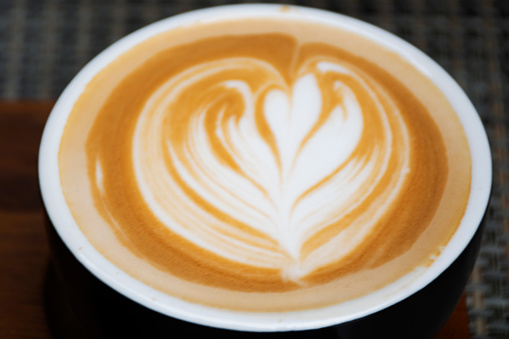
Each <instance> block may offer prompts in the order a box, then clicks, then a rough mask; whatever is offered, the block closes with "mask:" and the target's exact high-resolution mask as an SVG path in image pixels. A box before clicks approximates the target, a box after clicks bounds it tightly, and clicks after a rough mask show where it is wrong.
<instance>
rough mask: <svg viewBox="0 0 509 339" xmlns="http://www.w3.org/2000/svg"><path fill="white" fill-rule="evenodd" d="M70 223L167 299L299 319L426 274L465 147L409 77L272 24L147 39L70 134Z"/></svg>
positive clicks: (340, 34)
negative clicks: (297, 313)
mask: <svg viewBox="0 0 509 339" xmlns="http://www.w3.org/2000/svg"><path fill="white" fill-rule="evenodd" d="M59 169H60V179H61V185H62V189H63V192H64V195H65V198H66V201H67V204H68V206H69V208H70V210H71V212H72V215H73V217H74V219H75V221H76V223H77V224H78V225H79V227H80V229H81V230H82V232H83V233H84V234H85V235H86V237H87V238H88V239H89V241H90V242H91V243H92V244H93V245H94V247H95V248H96V249H97V250H98V251H99V252H100V253H102V254H103V255H104V256H105V257H106V258H107V259H108V260H110V261H111V262H113V263H114V264H115V265H116V266H117V267H118V268H119V269H121V270H122V271H124V272H127V273H128V274H129V275H131V276H133V277H134V278H136V279H138V280H139V281H141V282H143V283H145V284H147V285H150V286H152V287H154V288H155V289H157V290H160V291H162V292H164V293H167V294H169V295H171V296H175V297H177V298H181V299H183V300H188V301H191V302H195V303H199V304H204V305H208V306H213V307H219V308H225V309H231V310H240V311H254V312H259V311H265V312H267V311H269V312H272V311H287V310H305V309H312V308H318V307H323V306H328V305H333V304H337V303H341V302H345V301H348V300H351V299H353V298H357V297H361V296H364V295H367V294H369V293H371V292H373V291H376V290H378V289H381V288H383V287H384V286H387V285H389V284H391V283H393V282H394V281H396V280H398V279H400V278H402V277H404V276H406V275H407V274H409V273H411V272H416V271H419V270H422V269H424V268H425V267H427V266H429V265H430V264H431V263H432V262H433V260H434V258H436V257H437V256H438V255H439V254H440V252H441V250H442V249H443V247H444V246H445V245H446V244H447V243H448V241H449V239H450V238H451V237H452V235H453V233H454V232H455V230H456V229H457V227H458V225H459V223H460V221H461V219H462V217H463V214H464V213H465V209H466V205H467V199H468V194H469V191H470V180H471V159H470V153H469V148H468V142H467V139H466V136H465V134H464V131H463V129H462V126H461V124H460V122H459V119H458V118H457V116H456V113H455V111H454V110H453V108H452V107H451V105H450V104H449V102H448V100H447V99H446V97H445V96H444V95H443V94H442V93H441V91H440V90H439V89H438V88H437V87H436V86H435V85H434V84H433V82H432V81H431V80H430V79H428V78H427V76H426V75H425V74H423V72H422V71H421V70H419V69H418V68H417V67H415V66H413V65H412V64H411V63H410V62H409V61H407V60H405V59H404V58H403V57H401V56H400V55H398V54H396V53H394V52H392V51H391V50H389V49H388V48H387V47H385V46H383V45H381V44H379V43H377V42H374V41H371V40H370V39H368V38H367V37H364V36H361V35H359V34H357V33H354V32H351V31H348V30H343V29H340V28H337V27H332V26H329V25H326V24H321V23H317V22H310V21H309V22H308V21H306V20H295V19H285V18H284V16H281V17H267V18H263V19H262V18H252V19H242V20H237V19H235V18H232V19H229V20H220V21H214V20H211V21H204V22H199V23H196V24H191V25H185V26H182V27H179V28H177V29H173V30H169V31H167V32H163V33H160V34H157V35H155V36H153V37H151V38H149V39H147V40H146V41H142V42H140V43H139V44H137V45H136V46H135V47H133V48H131V49H129V50H128V51H127V52H125V53H123V54H122V55H121V56H120V57H118V58H116V59H115V60H113V61H112V62H111V63H109V65H107V66H106V67H105V68H104V69H102V70H101V71H100V72H99V73H98V74H97V75H95V76H94V77H93V79H92V80H91V81H90V83H89V84H88V85H87V86H86V88H84V90H83V93H82V94H81V95H80V97H79V99H78V100H77V102H76V103H75V105H74V108H73V110H72V112H71V114H70V116H69V118H68V120H67V122H66V126H65V129H64V134H63V137H62V139H61V145H60V153H59Z"/></svg>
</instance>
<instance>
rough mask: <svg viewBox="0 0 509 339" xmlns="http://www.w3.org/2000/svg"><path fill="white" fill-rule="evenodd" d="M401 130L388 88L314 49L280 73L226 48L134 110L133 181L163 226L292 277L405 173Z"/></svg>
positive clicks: (350, 243) (349, 241)
mask: <svg viewBox="0 0 509 339" xmlns="http://www.w3.org/2000/svg"><path fill="white" fill-rule="evenodd" d="M408 138H409V137H408V131H407V129H406V126H405V124H404V121H403V119H402V118H401V116H400V113H399V112H398V108H397V106H396V105H395V104H394V103H393V102H392V98H391V96H390V94H388V93H386V92H385V91H384V89H383V88H382V87H381V86H380V85H378V84H376V83H375V82H374V81H372V80H371V79H370V78H369V76H367V75H366V74H364V73H363V72H362V71H361V70H359V69H356V68H355V67H354V66H352V65H349V64H347V63H341V62H339V61H337V60H329V59H327V58H323V59H320V58H314V59H312V60H309V61H308V62H306V63H305V64H303V65H302V66H300V67H299V69H298V70H297V71H296V72H295V74H294V76H293V77H292V78H291V79H290V80H289V79H288V77H285V75H284V74H281V73H280V72H279V71H278V70H277V69H276V68H274V67H273V66H272V65H271V64H270V63H267V62H264V61H261V60H257V59H253V58H242V57H238V58H230V59H226V60H216V61H210V62H206V63H203V64H199V65H196V66H194V67H192V68H190V69H187V70H186V71H184V72H181V73H180V74H178V75H177V76H175V77H172V78H171V79H169V80H167V81H166V82H165V83H164V84H161V85H160V86H159V88H158V89H157V91H155V92H153V93H152V94H151V96H150V98H149V99H148V100H147V101H146V104H145V106H144V108H143V110H142V112H141V114H140V116H139V118H138V120H137V123H136V127H135V132H134V138H133V145H132V146H133V147H132V149H133V151H132V161H133V166H134V169H135V176H136V179H137V183H138V185H139V189H140V191H141V193H142V196H143V198H144V200H145V201H146V204H147V205H148V206H149V208H150V209H151V210H152V211H153V213H154V215H155V216H156V217H157V218H158V219H159V220H160V221H161V222H162V223H163V224H164V225H165V227H167V228H168V229H170V230H171V231H172V232H174V233H176V234H178V235H180V236H181V237H184V238H185V239H187V240H188V241H190V242H192V243H194V244H196V245H197V246H199V247H201V248H203V249H205V250H207V251H209V252H213V253H215V254H216V255H218V256H220V257H224V258H226V259H228V260H230V261H234V262H239V263H242V264H247V265H252V266H256V267H261V268H270V269H278V270H280V271H281V272H282V276H283V278H284V279H288V280H293V281H299V279H301V278H302V277H304V276H306V275H307V274H309V273H310V272H313V271H314V270H316V269H319V268H320V267H324V266H326V265H328V264H331V263H333V262H337V261H338V260H341V259H342V258H344V257H346V256H348V255H349V254H350V253H351V252H353V251H354V250H355V249H356V248H357V247H358V246H359V244H361V243H362V242H363V241H364V240H365V239H366V238H368V237H369V236H370V235H371V231H372V229H373V228H374V227H375V226H376V225H377V223H378V222H379V220H380V218H382V217H383V216H384V214H385V213H386V211H388V210H390V209H391V208H393V206H392V204H391V203H392V202H393V201H394V200H395V199H396V197H397V196H398V194H399V192H400V190H401V187H402V186H403V185H404V181H405V177H406V173H407V172H408V171H409V170H410V169H409V157H410V154H409V146H408V145H409V140H408Z"/></svg>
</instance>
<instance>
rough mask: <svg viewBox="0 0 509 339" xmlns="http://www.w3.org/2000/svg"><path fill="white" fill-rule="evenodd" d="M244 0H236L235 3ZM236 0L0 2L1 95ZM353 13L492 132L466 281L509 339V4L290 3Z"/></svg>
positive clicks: (59, 85) (475, 325)
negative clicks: (156, 24) (396, 39)
mask: <svg viewBox="0 0 509 339" xmlns="http://www.w3.org/2000/svg"><path fill="white" fill-rule="evenodd" d="M237 2H238V1H237ZM226 3H234V1H221V0H209V1H198V0H194V1H164V0H145V1H139V0H111V1H108V0H81V1H65V0H0V100H7V99H11V100H21V99H56V98H57V97H58V95H59V94H60V93H61V91H62V90H63V88H64V87H65V85H66V84H67V83H68V82H69V81H70V80H71V79H72V77H73V76H74V75H75V74H76V73H77V72H78V71H79V69H80V68H81V67H82V66H83V65H84V64H85V63H86V62H87V61H89V60H90V59H91V58H93V57H94V56H95V55H96V54H97V53H98V52H100V51H101V50H103V49H104V48H105V47H107V46H108V45H110V44H111V43H112V42H114V41H115V40H117V39H118V38H120V37H122V36H124V35H125V34H127V33H129V32H132V31H133V30H135V29H137V28H140V27H141V26H144V25H146V24H148V23H151V22H153V21H156V20H158V19H162V18H165V17H167V16H171V15H173V14H177V13H181V12H184V11H188V10H192V9H195V8H201V7H207V6H212V5H220V4H226ZM282 3H288V4H297V5H304V6H311V7H317V8H323V9H329V10H332V11H335V12H339V13H343V14H346V15H350V16H353V17H356V18H359V19H362V20H365V21H368V22H370V23H373V24H375V25H377V26H380V27H382V28H385V29H387V30H388V31H390V32H393V33H395V34H396V35H398V36H400V37H402V38H403V39H405V40H407V41H409V42H410V43H412V44H414V45H416V46H417V47H419V48H420V49H422V50H423V51H424V52H426V53H427V54H428V55H430V56H431V57H432V58H433V59H435V60H436V61H437V62H438V63H440V64H441V65H442V66H443V67H444V68H445V69H446V70H447V71H448V72H449V73H450V74H451V75H452V76H453V77H454V78H455V79H456V80H457V81H458V82H459V83H460V85H461V86H462V87H463V88H464V90H465V91H466V93H467V94H468V95H469V97H470V98H471V100H472V101H473V103H474V105H475V106H476V107H477V109H478V111H479V114H480V115H481V118H482V120H483V122H484V123H485V126H486V128H487V130H488V134H489V138H490V140H491V146H492V154H493V161H494V178H495V185H494V191H493V199H492V204H491V210H490V212H489V215H488V224H487V227H486V232H485V235H484V239H483V245H482V249H481V254H480V257H479V259H478V262H477V264H476V267H475V270H474V273H473V275H472V277H471V279H470V282H469V284H468V286H467V300H468V307H469V317H470V326H471V332H472V337H473V338H475V339H481V338H483V339H484V338H509V283H508V280H509V279H508V272H509V246H508V242H509V172H508V170H509V167H508V165H509V156H508V147H509V144H508V134H507V130H508V128H509V112H508V111H507V107H509V106H508V105H509V91H508V90H507V86H508V85H509V82H508V77H509V1H505V0H499V1H495V0H486V1H484V0H468V1H461V0H452V1H444V0H430V1H426V0H409V1H406V0H380V1H375V0H359V1H339V0H338V1H333V0H329V1H327V0H315V1H312V0H309V1H282Z"/></svg>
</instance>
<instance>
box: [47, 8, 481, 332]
mask: <svg viewBox="0 0 509 339" xmlns="http://www.w3.org/2000/svg"><path fill="white" fill-rule="evenodd" d="M281 8H282V7H281V6H272V5H237V6H224V7H218V8H212V9H208V10H201V11H195V12H191V13H188V14H184V15H180V16H177V17H175V19H169V20H167V21H166V22H167V23H171V22H177V23H182V22H184V23H185V22H189V20H192V19H193V20H197V19H200V18H202V19H203V18H209V17H210V16H211V15H212V16H214V15H219V16H221V15H222V16H223V17H228V16H229V15H233V14H239V13H251V14H253V13H258V14H260V13H261V14H268V13H276V12H278V11H280V10H281ZM284 8H285V11H288V10H289V7H287V6H284ZM292 8H293V7H292ZM295 12H296V13H301V14H305V15H309V16H311V17H319V18H320V20H324V21H325V22H334V21H335V20H336V21H337V20H344V21H345V22H347V23H349V24H351V25H353V26H355V27H357V28H359V29H360V30H364V31H366V32H368V33H369V34H371V35H374V36H375V37H376V36H378V37H380V38H381V39H387V40H388V41H389V42H390V44H392V45H393V46H396V48H400V49H402V50H404V51H405V52H407V53H408V55H409V56H410V57H412V58H414V57H415V58H416V60H417V61H416V62H417V63H419V62H422V63H423V64H424V65H425V68H426V69H427V71H429V72H431V78H432V79H433V80H434V82H435V83H437V84H438V83H440V88H441V89H443V90H444V92H445V94H446V96H447V97H448V98H449V99H450V100H453V101H454V102H455V105H456V107H460V108H461V114H462V115H464V117H462V118H460V120H462V123H463V124H464V127H465V132H466V134H467V138H468V140H469V145H470V148H471V153H472V162H473V171H472V182H473V185H472V190H471V197H473V198H472V200H471V201H469V207H467V210H471V211H470V212H471V213H469V214H466V215H467V216H468V218H471V219H472V220H468V222H467V223H468V224H469V226H468V228H467V229H466V230H465V228H460V229H459V230H458V231H457V232H456V234H455V235H454V237H453V238H454V241H451V242H453V245H447V247H451V246H454V248H453V249H452V250H451V251H449V252H447V253H448V254H447V255H448V257H447V258H446V260H445V262H446V265H443V269H439V270H435V271H436V272H435V273H434V276H432V277H431V278H430V279H429V280H428V281H425V282H424V283H421V284H420V285H419V288H415V289H414V290H410V289H408V291H403V292H404V293H403V297H402V298H401V297H400V298H399V299H397V300H396V299H395V300H394V302H391V303H389V304H387V306H384V307H382V308H379V309H376V310H374V311H369V312H364V313H363V314H362V315H361V316H358V317H350V318H348V319H347V320H344V321H339V322H335V323H334V322H331V321H328V322H327V321H325V322H320V321H319V322H313V321H310V322H307V320H306V319H304V318H303V319H299V318H298V317H295V318H294V319H293V320H292V322H293V325H294V327H293V328H291V329H297V330H298V331H294V332H291V331H290V332H286V330H288V326H287V324H279V323H278V320H277V319H278V317H277V315H276V316H274V320H272V321H268V322H267V323H264V324H260V323H258V324H251V326H248V325H246V326H228V325H224V324H225V323H226V324H228V322H221V321H219V320H217V319H216V320H214V319H213V317H212V319H211V318H210V317H209V315H210V314H211V313H204V314H201V315H198V316H197V317H193V318H188V319H186V320H191V321H193V322H195V323H192V322H187V321H183V320H179V319H177V318H179V317H178V316H175V314H172V313H171V312H170V313H168V312H164V310H162V309H160V308H158V307H157V305H155V303H152V304H151V301H150V300H148V301H147V300H141V299H137V298H136V297H135V296H136V295H138V294H139V293H140V291H143V288H141V289H139V290H138V291H134V293H131V289H136V288H137V287H136V286H137V285H136V284H134V285H130V286H129V287H126V288H119V286H121V285H122V283H123V282H122V281H121V280H122V279H121V278H119V279H117V280H115V279H116V278H115V277H114V276H113V275H112V274H111V272H101V263H100V262H99V261H105V259H104V258H103V259H97V256H96V257H84V256H83V254H82V253H80V250H81V248H78V246H77V245H76V242H75V241H74V240H73V235H76V234H78V233H79V230H78V228H77V227H76V226H72V225H70V223H68V222H66V219H65V218H64V217H62V215H63V214H64V213H62V209H63V208H65V207H64V206H63V205H65V203H63V202H62V201H58V200H57V199H55V196H56V195H57V193H55V191H58V190H60V187H59V185H60V181H59V177H58V171H57V168H58V165H57V163H58V160H57V159H58V148H59V135H61V132H59V131H61V130H62V129H63V126H64V125H65V115H66V111H69V110H70V108H72V106H73V103H74V102H75V101H74V100H76V98H77V97H78V96H79V94H80V92H81V91H82V90H83V87H84V86H85V84H86V81H85V82H83V81H84V80H83V79H84V78H87V74H86V73H87V72H92V73H93V72H94V67H95V70H97V66H98V65H100V64H101V63H105V62H107V60H108V59H110V58H111V55H112V53H109V52H108V50H106V51H105V52H104V53H103V54H102V55H100V56H99V57H98V58H96V59H95V60H94V61H93V62H92V63H91V64H92V66H87V67H85V68H84V69H83V71H82V72H81V73H80V75H79V76H78V77H77V78H79V79H78V80H76V79H75V80H73V82H72V83H71V84H70V85H69V86H68V88H67V89H66V90H65V91H64V93H63V94H62V96H61V98H60V99H59V101H58V102H57V104H56V105H55V108H54V111H53V112H52V114H51V116H50V118H49V120H48V124H47V126H46V129H45V131H44V135H43V140H42V143H41V150H40V155H39V156H40V158H39V179H40V183H41V192H42V197H43V202H44V205H45V209H46V212H47V216H48V218H47V226H48V227H47V230H48V239H49V243H50V249H51V254H52V263H53V268H54V270H52V271H50V276H49V277H50V279H49V280H50V281H51V284H49V285H48V286H49V290H48V294H47V305H48V310H49V320H50V324H51V328H52V330H53V332H54V334H55V336H56V337H62V338H65V337H69V335H72V336H73V337H75V338H79V337H83V338H116V337H121V336H124V335H125V336H129V337H133V336H134V337H149V338H166V337H168V336H171V334H172V333H175V332H176V331H182V332H183V333H185V334H186V335H188V334H189V335H192V334H194V333H196V334H205V335H211V334H218V335H221V336H222V337H227V338H228V337H239V336H242V337H256V336H261V335H263V336H264V337H265V336H273V337H276V338H280V337H281V338H282V337H292V338H299V337H302V338H307V337H323V338H343V339H345V338H375V337H380V336H381V335H382V336H383V337H391V338H413V339H418V338H430V337H431V336H433V335H434V334H435V333H436V332H437V331H438V330H439V329H440V328H441V327H442V326H443V325H444V324H445V322H446V321H447V319H448V318H449V316H450V315H451V314H452V312H453V310H454V309H455V307H456V305H457V303H458V301H459V300H460V297H461V295H462V293H463V290H464V287H465V285H466V283H467V281H468V278H469V276H470V274H471V272H472V269H473V266H474V263H475V260H476V257H477V255H478V252H479V247H480V242H481V237H482V230H483V224H484V216H485V213H486V210H487V206H488V199H489V195H490V192H491V158H490V151H489V145H488V141H487V138H486V134H485V131H484V128H483V126H482V123H481V121H480V119H479V117H478V115H477V113H476V111H475V109H474V108H473V106H472V104H471V103H470V101H469V100H468V98H467V97H466V96H465V94H464V93H463V91H462V90H461V89H460V87H459V86H458V85H457V84H456V83H455V82H454V80H452V79H451V78H450V77H449V76H448V75H447V74H446V73H445V71H443V70H442V69H441V68H440V67H439V66H438V65H436V64H435V63H434V62H432V61H431V60H429V58H427V57H426V56H424V55H423V54H422V53H421V52H419V51H417V50H415V48H413V47H411V46H409V45H408V44H406V43H405V42H403V41H402V40H400V39H398V38H396V37H394V36H392V35H390V34H389V33H387V32H384V31H381V30H379V29H378V28H375V27H372V26H370V25H367V24H365V23H360V22H358V21H356V20H353V19H350V18H345V17H342V16H340V15H337V14H333V13H327V12H323V11H318V10H311V9H304V8H297V7H295ZM171 20H173V21H171ZM179 20H180V21H179ZM167 23H165V22H160V23H156V24H155V25H152V26H149V27H147V28H148V29H149V30H150V29H153V30H155V31H157V30H160V29H164V27H165V25H166V24H167ZM150 27H151V28H150ZM166 28H167V27H166ZM146 31H147V29H145V32H146ZM142 36H143V33H141V34H140V33H135V34H134V35H131V37H130V38H129V37H128V38H129V39H131V40H129V39H123V40H121V41H119V43H117V44H116V47H114V46H115V45H114V46H112V47H113V49H115V48H117V49H119V48H120V49H122V48H126V47H125V46H129V44H130V43H133V41H137V39H138V41H139V39H140V37H142ZM110 49H111V48H110ZM105 60H106V61H105ZM110 60H111V59H110ZM80 76H81V77H80ZM80 79H81V80H80ZM73 98H74V99H73ZM453 106H454V105H453ZM67 114H68V112H67ZM59 133H60V134H59ZM59 194H60V193H59ZM59 204H62V205H59ZM66 213H67V212H66ZM67 214H69V213H67ZM67 220H69V219H67ZM80 237H82V235H80ZM87 246H88V245H87ZM90 246H91V245H90ZM94 260H96V261H94ZM92 272H93V273H92ZM98 272H99V274H98ZM103 273H104V274H103ZM421 280H422V279H421ZM141 293H143V292H141ZM57 300H61V301H62V300H63V301H64V302H63V303H64V304H65V303H66V302H68V305H67V306H64V307H63V308H58V307H57V306H56V305H57V304H58V303H57V302H56V301H57ZM133 300H134V301H133ZM66 307H70V309H71V311H70V312H71V313H72V316H71V317H72V319H73V324H74V325H75V326H70V327H69V328H67V329H65V328H64V326H62V323H63V322H62V320H61V317H59V316H58V315H59V314H65V313H66V310H67V308H66ZM169 307H171V305H169ZM71 313H69V314H71ZM212 314H213V312H212ZM67 316H68V317H69V315H67ZM200 317H201V318H200ZM216 317H217V315H216ZM181 318H183V319H185V317H181ZM200 319H201V320H200ZM243 321H245V320H243ZM198 323H199V324H198ZM299 323H301V324H300V325H299ZM295 324H297V325H295ZM302 324H305V325H302ZM316 324H322V325H316ZM323 324H325V325H323ZM209 326H210V327H209ZM240 330H249V331H251V332H240Z"/></svg>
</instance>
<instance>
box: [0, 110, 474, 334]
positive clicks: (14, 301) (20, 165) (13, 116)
mask: <svg viewBox="0 0 509 339" xmlns="http://www.w3.org/2000/svg"><path fill="white" fill-rule="evenodd" d="M52 106H53V102H0V271H1V276H0V338H3V339H14V338H51V337H52V336H51V333H50V330H49V326H48V324H47V316H46V312H47V307H45V305H51V304H52V300H45V295H47V293H45V291H46V290H47V289H48V286H47V284H51V279H48V274H49V272H51V270H50V257H49V248H48V245H47V237H46V233H45V228H44V213H43V208H42V204H41V201H40V195H39V188H38V179H37V153H38V147H39V142H40V138H41V134H42V130H43V127H44V123H45V122H46V119H47V117H48V114H49V112H50V110H51V108H52ZM442 338H443V339H446V338H447V339H468V338H470V333H469V327H468V314H467V307H466V303H465V297H463V299H462V300H461V301H460V303H459V305H458V307H457V308H456V310H455V312H454V314H453V315H452V317H451V318H450V320H449V322H448V323H447V324H446V326H445V327H444V328H443V329H442V331H441V332H440V334H439V335H438V336H437V339H442Z"/></svg>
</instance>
